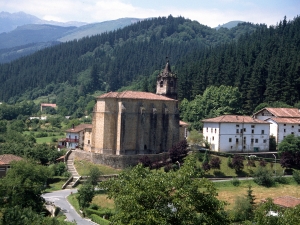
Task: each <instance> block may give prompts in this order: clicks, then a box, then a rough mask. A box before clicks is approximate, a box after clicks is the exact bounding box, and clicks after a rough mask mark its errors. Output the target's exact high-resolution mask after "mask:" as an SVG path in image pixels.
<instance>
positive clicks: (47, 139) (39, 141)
mask: <svg viewBox="0 0 300 225" xmlns="http://www.w3.org/2000/svg"><path fill="white" fill-rule="evenodd" d="M63 137H65V135H57V136H50V137H41V138H36V143H37V144H43V143H47V144H49V143H53V142H52V138H56V139H57V140H59V139H61V138H63Z"/></svg>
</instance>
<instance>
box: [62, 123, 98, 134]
mask: <svg viewBox="0 0 300 225" xmlns="http://www.w3.org/2000/svg"><path fill="white" fill-rule="evenodd" d="M86 128H92V124H85V123H83V124H80V125H78V126H76V127H74V129H73V128H70V129H68V130H66V132H68V133H78V132H80V131H82V130H84V129H86Z"/></svg>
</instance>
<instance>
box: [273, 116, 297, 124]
mask: <svg viewBox="0 0 300 225" xmlns="http://www.w3.org/2000/svg"><path fill="white" fill-rule="evenodd" d="M269 120H273V121H275V122H276V123H289V124H300V118H278V117H271V118H269V119H268V121H269Z"/></svg>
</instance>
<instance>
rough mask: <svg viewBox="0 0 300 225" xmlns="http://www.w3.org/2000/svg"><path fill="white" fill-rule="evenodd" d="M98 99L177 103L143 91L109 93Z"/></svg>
mask: <svg viewBox="0 0 300 225" xmlns="http://www.w3.org/2000/svg"><path fill="white" fill-rule="evenodd" d="M97 98H98V99H105V98H118V99H122V98H124V99H143V100H163V101H176V100H174V99H172V98H168V97H165V96H162V95H157V94H153V93H150V92H141V91H123V92H109V93H106V94H103V95H100V96H99V97H97Z"/></svg>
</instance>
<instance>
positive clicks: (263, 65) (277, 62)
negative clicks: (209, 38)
mask: <svg viewBox="0 0 300 225" xmlns="http://www.w3.org/2000/svg"><path fill="white" fill-rule="evenodd" d="M187 62H190V63H187ZM177 68H178V74H179V81H180V93H179V97H180V98H181V99H182V98H187V99H193V98H194V97H195V96H196V95H197V94H202V93H203V92H204V91H205V89H206V88H207V87H208V86H211V85H214V86H220V85H222V84H223V85H227V86H235V87H238V89H239V91H240V92H241V94H242V104H243V105H242V108H243V109H244V110H245V112H246V113H251V112H252V111H253V109H254V108H255V107H256V106H257V105H258V104H260V103H262V102H266V103H272V102H276V101H281V102H285V103H287V104H289V105H294V104H295V103H297V102H298V101H299V99H300V18H299V17H297V18H296V19H294V20H293V21H290V22H287V21H286V20H285V19H284V20H283V21H281V22H280V23H279V24H278V25H277V26H276V27H270V28H266V27H260V28H258V29H257V30H256V32H254V33H253V34H251V35H244V36H242V37H241V38H240V39H239V41H237V42H232V43H230V44H224V45H219V46H218V47H216V48H210V49H206V50H205V51H201V52H199V51H195V52H194V53H193V54H192V55H190V56H189V57H187V58H182V59H181V61H180V62H179V63H178V64H177Z"/></svg>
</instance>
